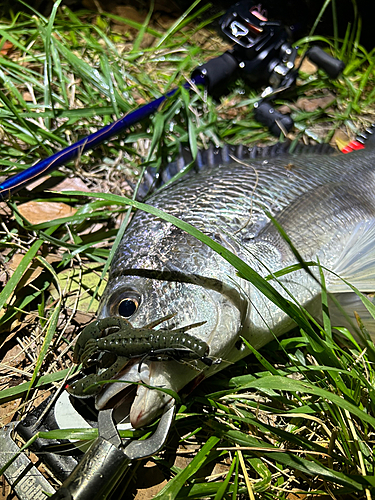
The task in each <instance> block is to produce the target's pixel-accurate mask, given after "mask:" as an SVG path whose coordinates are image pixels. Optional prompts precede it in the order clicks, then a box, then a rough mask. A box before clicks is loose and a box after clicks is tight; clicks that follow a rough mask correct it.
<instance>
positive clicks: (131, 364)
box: [95, 358, 149, 410]
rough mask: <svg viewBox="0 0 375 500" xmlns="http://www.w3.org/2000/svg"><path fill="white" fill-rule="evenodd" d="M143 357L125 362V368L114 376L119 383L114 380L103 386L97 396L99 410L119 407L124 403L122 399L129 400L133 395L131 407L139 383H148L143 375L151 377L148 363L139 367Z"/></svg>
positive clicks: (96, 403)
mask: <svg viewBox="0 0 375 500" xmlns="http://www.w3.org/2000/svg"><path fill="white" fill-rule="evenodd" d="M141 359H142V358H135V359H131V360H130V361H128V362H127V363H125V364H124V366H123V368H122V369H121V370H120V371H119V372H118V373H117V374H116V376H115V377H113V380H118V381H119V383H116V382H112V383H111V384H105V385H104V386H103V388H102V389H101V390H100V392H99V394H98V395H97V396H96V397H95V407H96V409H97V410H103V409H106V408H111V407H113V406H116V407H118V406H119V405H120V404H122V403H121V401H120V399H121V400H124V399H126V400H128V399H130V396H131V395H133V397H132V401H131V402H130V407H131V405H132V404H133V402H134V399H135V396H136V392H137V385H138V384H139V383H141V384H142V383H147V382H146V381H145V380H144V379H143V377H145V378H147V381H148V379H149V368H148V365H147V364H146V363H142V365H141V367H139V363H140V361H141ZM146 372H147V373H146ZM125 377H126V378H125ZM127 382H128V383H127ZM133 388H134V389H133ZM132 389H133V390H132ZM125 391H126V393H125V394H123V395H122V396H121V393H123V392H125ZM123 402H124V401H123ZM126 404H129V401H126Z"/></svg>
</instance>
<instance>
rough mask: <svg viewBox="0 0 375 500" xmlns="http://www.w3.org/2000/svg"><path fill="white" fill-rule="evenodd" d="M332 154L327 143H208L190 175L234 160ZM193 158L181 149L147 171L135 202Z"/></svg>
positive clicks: (188, 151) (187, 151)
mask: <svg viewBox="0 0 375 500" xmlns="http://www.w3.org/2000/svg"><path fill="white" fill-rule="evenodd" d="M334 152H335V149H333V148H332V147H331V146H330V145H329V144H315V145H305V144H300V143H295V142H291V141H289V140H287V141H284V142H277V143H276V144H272V145H270V146H243V145H231V144H224V146H223V147H215V146H214V145H213V144H211V145H210V146H209V147H208V148H207V149H203V150H199V151H198V153H197V157H196V159H195V162H194V165H193V168H192V169H191V170H192V171H193V172H194V171H195V172H199V171H200V170H202V169H204V168H211V167H215V166H217V165H220V164H224V165H225V164H230V163H232V161H233V159H232V158H233V157H235V158H236V159H238V160H241V161H246V160H247V161H248V160H252V159H256V158H264V159H267V158H269V159H271V158H278V157H280V156H288V155H290V156H291V157H293V156H295V155H305V154H318V155H327V154H332V153H334ZM192 161H193V157H192V155H191V152H190V150H189V149H188V148H183V149H182V148H181V149H180V152H179V155H178V157H177V159H176V160H175V161H173V162H171V163H169V164H168V165H166V166H165V167H162V168H161V169H158V170H157V169H155V168H152V167H149V168H147V170H146V173H145V176H144V180H143V182H142V184H141V186H140V188H139V190H138V199H144V198H145V197H146V196H147V195H148V194H150V193H152V192H154V191H156V190H157V189H159V188H160V187H162V186H163V185H164V184H166V183H167V182H169V181H170V180H171V179H172V178H173V177H174V176H175V175H176V174H178V173H179V172H181V171H182V170H183V169H185V168H186V167H187V166H188V165H189V164H190V163H191V162H192Z"/></svg>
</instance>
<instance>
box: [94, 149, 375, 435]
mask: <svg viewBox="0 0 375 500" xmlns="http://www.w3.org/2000/svg"><path fill="white" fill-rule="evenodd" d="M372 140H373V139H372ZM271 149H272V148H271ZM233 151H234V150H233ZM235 152H236V153H237V157H234V156H233V155H231V154H230V150H229V149H228V148H224V149H222V150H216V151H211V152H209V153H205V155H206V157H205V158H203V160H202V158H199V159H198V165H199V166H202V168H201V169H200V171H199V172H198V173H195V174H191V175H188V176H186V177H183V178H182V179H180V180H179V181H177V182H175V183H172V184H171V185H169V186H166V187H165V188H164V189H161V190H160V191H159V192H157V193H156V194H154V195H153V196H152V197H151V198H150V199H149V200H148V203H149V204H150V205H153V206H154V207H157V208H159V209H161V210H163V211H165V212H167V213H169V214H172V215H174V216H176V217H179V218H180V219H182V220H184V221H186V222H189V223H190V224H192V225H193V226H195V227H196V228H198V229H200V230H201V231H203V232H204V233H205V234H206V235H208V236H210V237H211V238H212V239H213V240H215V241H217V242H219V243H220V244H221V245H223V246H224V247H226V248H227V249H229V250H231V251H232V252H233V253H234V254H236V255H237V256H239V257H240V258H241V259H242V260H244V261H245V262H246V263H247V264H249V265H250V266H251V267H252V268H253V269H255V270H256V271H257V272H258V273H259V274H260V275H262V276H267V275H269V274H270V273H274V272H276V271H279V270H281V269H283V268H285V267H286V266H290V265H292V264H295V263H296V257H295V256H294V254H293V252H292V250H291V248H290V246H289V245H288V244H287V243H286V242H285V240H284V239H283V238H282V237H281V236H280V234H279V232H278V230H277V229H276V228H275V225H274V224H273V223H272V222H271V221H270V219H269V218H268V216H267V215H266V214H265V212H269V213H270V214H272V215H273V216H274V217H275V218H276V220H277V221H278V222H279V224H280V225H281V226H282V227H283V229H284V230H285V232H286V233H287V235H288V236H289V238H290V239H291V241H292V243H293V245H294V246H295V248H296V249H297V250H298V251H299V253H300V255H301V256H302V258H303V259H304V261H317V258H318V259H319V261H320V263H321V264H322V265H323V266H325V267H326V268H328V269H330V270H332V271H333V272H334V273H336V274H338V275H340V276H341V277H343V278H345V279H346V280H348V281H349V282H351V283H352V284H353V285H354V286H356V287H357V288H358V289H359V290H361V291H362V292H372V291H374V289H375V245H374V242H375V158H374V148H373V145H372V144H368V145H367V147H366V149H365V150H364V151H358V152H353V153H351V154H348V155H344V154H341V153H334V154H332V155H328V154H323V155H319V154H304V155H289V154H286V153H280V154H278V156H277V157H275V158H272V157H268V158H254V159H252V158H251V153H250V154H249V153H248V151H247V150H246V149H242V150H236V151H235ZM272 152H273V153H274V152H275V150H274V148H273V149H272ZM204 163H211V167H204V166H203V165H202V164H204ZM313 272H314V273H315V274H316V275H317V271H313ZM272 283H273V284H274V286H275V288H276V289H277V290H278V291H279V292H280V293H281V294H282V295H283V296H285V297H288V298H290V296H289V295H288V292H290V294H291V295H292V296H293V297H294V299H295V300H296V301H297V302H298V303H299V304H301V305H302V306H308V307H309V309H310V310H311V311H312V312H313V314H318V309H319V308H318V305H317V304H318V303H319V296H320V291H321V288H320V285H319V283H318V282H317V281H315V280H314V279H313V278H312V277H311V276H310V275H309V274H308V273H307V272H306V271H305V270H303V269H299V270H296V271H294V272H292V273H290V274H286V275H284V276H282V277H280V278H279V279H278V280H277V281H276V280H273V281H272ZM326 285H327V288H328V291H330V292H333V293H335V294H341V296H342V297H344V298H345V300H343V302H346V306H347V309H350V308H351V309H353V307H351V306H352V304H354V303H355V304H356V310H358V302H356V301H355V299H353V294H352V293H350V292H352V290H351V289H350V288H349V287H348V286H347V285H346V284H345V283H344V282H343V281H341V280H340V279H338V278H337V276H336V275H335V274H331V273H329V272H327V273H326ZM338 296H340V295H338ZM167 315H171V318H170V319H169V320H168V321H167V327H168V328H169V329H175V328H181V327H184V326H186V325H191V324H193V323H199V322H204V324H202V325H201V326H199V327H196V328H194V330H193V331H192V332H191V333H192V334H194V336H195V337H196V338H199V339H201V340H202V341H204V342H205V343H206V344H207V345H208V346H209V356H210V358H211V359H214V360H217V362H216V363H215V362H214V363H213V364H212V365H211V366H208V365H205V364H203V363H201V361H199V360H194V361H189V362H183V360H182V362H181V360H180V361H176V360H174V359H172V358H171V357H166V358H165V357H164V358H163V357H162V359H160V360H152V359H147V358H146V359H144V360H143V361H142V363H140V362H139V359H136V360H134V359H133V360H130V362H128V363H127V364H126V366H125V367H124V369H123V370H122V371H121V372H120V373H119V374H118V375H117V378H119V380H123V381H133V382H144V383H146V384H148V385H151V386H156V387H160V388H167V389H172V390H174V391H176V392H178V391H180V390H181V389H182V388H183V387H184V386H185V385H186V384H188V383H189V382H191V381H194V382H195V383H198V381H200V380H201V379H202V378H204V377H208V376H211V375H212V374H214V373H215V372H217V371H218V370H221V369H223V368H226V367H227V366H228V365H229V364H231V363H233V362H235V361H236V360H238V359H240V358H242V357H244V356H246V355H247V354H248V350H247V349H246V348H245V347H244V345H243V344H242V343H241V342H239V336H240V335H241V336H243V337H245V338H246V339H247V340H248V341H249V342H250V344H251V345H252V346H254V348H256V349H258V348H260V347H262V346H264V345H265V344H266V343H267V342H270V341H271V340H273V339H274V338H275V337H277V336H279V335H281V334H283V333H285V332H286V331H288V330H289V329H291V328H292V327H293V321H292V320H291V319H290V318H289V317H288V316H287V315H286V314H285V313H284V312H282V311H281V310H280V309H279V308H278V307H277V306H276V305H274V304H273V303H272V302H271V301H270V300H268V299H267V298H266V297H265V296H263V295H262V294H261V293H260V292H259V291H258V290H257V289H256V288H255V287H254V286H253V285H251V284H250V283H249V282H248V281H246V280H244V279H242V278H241V277H239V276H238V274H237V272H236V270H235V269H234V268H233V267H232V266H231V265H230V264H229V263H228V262H227V261H226V260H225V259H223V258H222V257H221V256H220V255H219V254H218V253H216V252H214V251H212V250H211V249H210V248H209V247H207V246H206V245H205V244H203V243H201V242H200V241H198V240H197V239H196V238H194V237H192V236H190V235H189V234H187V233H186V232H184V231H182V230H180V229H178V228H177V227H175V226H174V225H172V224H170V223H168V222H165V221H163V220H161V219H159V218H157V217H155V216H153V215H150V214H149V213H146V212H143V211H138V212H137V213H136V214H135V216H134V218H133V220H132V222H131V225H130V227H129V228H128V229H127V231H126V233H125V235H124V238H123V240H122V241H121V243H120V245H119V247H118V250H117V253H116V255H115V257H114V260H113V262H112V265H111V269H110V274H109V280H108V284H107V287H106V289H105V292H104V294H103V297H102V301H101V306H100V310H99V315H98V317H99V318H107V317H111V316H123V317H126V319H127V320H129V321H130V323H131V324H132V326H133V327H135V328H140V327H142V326H144V325H146V324H149V323H152V322H153V321H155V320H157V319H158V318H161V317H165V316H167ZM340 321H341V323H340ZM338 324H342V320H338ZM163 328H165V326H163ZM189 333H190V332H188V333H186V335H189ZM124 341H126V338H125V339H124ZM124 387H127V386H126V384H124V383H114V384H110V385H108V386H104V388H103V389H102V391H101V392H100V394H99V395H98V396H97V397H96V406H97V408H98V409H100V408H104V407H106V405H111V404H113V401H114V399H112V398H114V397H115V396H116V401H117V403H116V404H118V401H119V398H121V397H123V404H125V401H128V403H127V404H129V408H130V420H131V423H132V425H133V426H134V427H141V426H143V425H145V424H147V423H149V422H150V421H152V419H154V418H155V416H156V415H157V414H158V413H160V411H161V409H162V408H163V406H164V405H165V404H166V403H167V402H168V401H169V400H170V399H171V396H170V395H168V394H166V393H163V392H161V391H159V390H152V389H150V388H147V387H144V386H138V387H137V386H134V384H133V385H129V386H128V387H127V388H126V390H125V391H124ZM135 387H136V395H135V398H134V401H133V400H132V398H133V397H134V390H135V389H134V388H135Z"/></svg>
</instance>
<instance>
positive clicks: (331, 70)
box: [307, 45, 345, 78]
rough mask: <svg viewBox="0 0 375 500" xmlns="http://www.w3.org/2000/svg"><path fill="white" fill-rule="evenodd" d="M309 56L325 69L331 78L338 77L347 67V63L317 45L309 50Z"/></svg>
mask: <svg viewBox="0 0 375 500" xmlns="http://www.w3.org/2000/svg"><path fill="white" fill-rule="evenodd" d="M307 57H308V58H309V59H310V61H311V62H313V63H315V64H316V65H317V66H318V67H319V68H321V69H323V70H324V71H325V72H326V73H327V75H328V76H329V77H330V78H338V77H339V76H340V74H341V73H342V72H343V71H344V69H345V64H344V63H343V62H342V61H340V59H336V58H335V57H332V56H330V55H329V54H327V52H324V50H323V49H321V48H320V47H318V46H316V45H314V46H313V47H311V48H310V49H309V50H308V51H307Z"/></svg>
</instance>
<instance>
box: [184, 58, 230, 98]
mask: <svg viewBox="0 0 375 500" xmlns="http://www.w3.org/2000/svg"><path fill="white" fill-rule="evenodd" d="M237 70H238V61H237V59H236V58H235V57H234V56H233V55H232V54H231V53H230V52H224V54H222V55H221V56H219V57H215V58H213V59H210V60H209V61H207V62H206V63H205V64H202V66H199V67H198V68H196V69H195V70H194V71H193V73H192V75H191V77H192V79H193V80H194V79H195V78H197V76H200V77H202V78H203V79H204V81H205V86H206V88H207V92H208V93H209V94H210V95H211V96H212V97H214V98H219V97H220V96H222V95H223V94H225V93H226V92H227V86H228V84H229V82H230V80H231V79H232V78H233V75H234V74H235V73H236V71H237Z"/></svg>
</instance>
